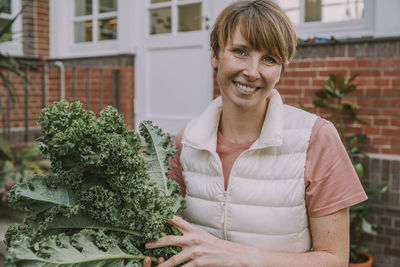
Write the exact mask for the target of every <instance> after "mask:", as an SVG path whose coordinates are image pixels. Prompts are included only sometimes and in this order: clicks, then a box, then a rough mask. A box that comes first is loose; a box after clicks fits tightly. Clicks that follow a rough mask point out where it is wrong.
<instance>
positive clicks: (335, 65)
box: [326, 60, 342, 68]
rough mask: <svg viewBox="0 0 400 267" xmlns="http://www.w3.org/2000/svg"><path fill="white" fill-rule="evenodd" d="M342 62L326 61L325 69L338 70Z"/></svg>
mask: <svg viewBox="0 0 400 267" xmlns="http://www.w3.org/2000/svg"><path fill="white" fill-rule="evenodd" d="M341 63H342V61H340V60H327V62H326V66H327V67H335V68H338V67H340V66H341Z"/></svg>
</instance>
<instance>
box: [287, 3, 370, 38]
mask: <svg viewBox="0 0 400 267" xmlns="http://www.w3.org/2000/svg"><path fill="white" fill-rule="evenodd" d="M305 5H306V0H300V23H299V24H298V25H295V26H294V28H295V30H296V34H297V36H298V37H299V38H303V39H306V38H309V37H314V36H321V37H330V36H334V37H335V38H338V39H345V38H359V37H362V36H366V35H372V34H373V33H374V25H375V12H374V9H375V0H365V2H364V17H363V18H361V19H358V20H348V21H339V22H321V21H313V22H305V21H304V20H305Z"/></svg>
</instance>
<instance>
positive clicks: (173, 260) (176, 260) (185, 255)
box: [157, 251, 190, 267]
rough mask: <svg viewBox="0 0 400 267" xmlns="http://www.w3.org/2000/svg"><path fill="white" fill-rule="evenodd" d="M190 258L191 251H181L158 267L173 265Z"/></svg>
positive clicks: (171, 266) (170, 266)
mask: <svg viewBox="0 0 400 267" xmlns="http://www.w3.org/2000/svg"><path fill="white" fill-rule="evenodd" d="M189 260H190V253H187V252H185V251H181V252H180V253H178V254H176V255H174V256H172V257H171V258H169V259H168V260H167V261H165V262H163V263H161V264H159V265H157V267H173V266H176V265H179V264H181V263H184V262H187V261H189Z"/></svg>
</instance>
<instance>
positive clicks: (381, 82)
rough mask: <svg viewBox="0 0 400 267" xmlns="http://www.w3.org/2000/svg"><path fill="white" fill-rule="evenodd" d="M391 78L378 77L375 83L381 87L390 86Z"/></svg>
mask: <svg viewBox="0 0 400 267" xmlns="http://www.w3.org/2000/svg"><path fill="white" fill-rule="evenodd" d="M389 81H390V80H389V79H388V78H376V79H374V85H376V86H379V87H382V86H383V87H388V86H389V83H390V82H389Z"/></svg>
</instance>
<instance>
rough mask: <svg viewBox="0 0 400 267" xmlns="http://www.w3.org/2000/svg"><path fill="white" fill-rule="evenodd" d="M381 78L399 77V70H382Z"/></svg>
mask: <svg viewBox="0 0 400 267" xmlns="http://www.w3.org/2000/svg"><path fill="white" fill-rule="evenodd" d="M383 76H394V77H399V76H400V69H390V70H383Z"/></svg>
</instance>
